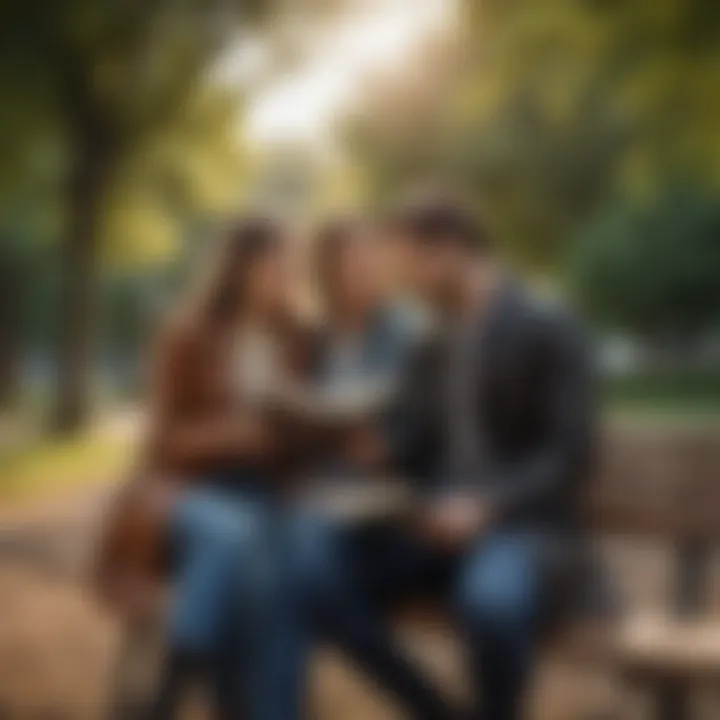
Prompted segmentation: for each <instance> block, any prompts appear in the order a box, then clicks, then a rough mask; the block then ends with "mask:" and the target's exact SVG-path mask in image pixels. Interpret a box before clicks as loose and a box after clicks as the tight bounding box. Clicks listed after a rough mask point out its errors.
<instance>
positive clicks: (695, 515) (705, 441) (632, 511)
mask: <svg viewBox="0 0 720 720" xmlns="http://www.w3.org/2000/svg"><path fill="white" fill-rule="evenodd" d="M598 459H599V467H598V469H597V472H596V474H595V477H594V478H593V480H592V482H591V484H590V487H589V498H588V501H589V507H588V510H589V512H590V515H591V522H592V524H593V525H594V526H595V527H596V528H598V529H599V530H601V531H608V532H622V533H629V534H636V535H638V534H642V535H654V536H659V537H662V538H665V539H668V540H670V539H675V540H699V541H705V542H710V541H714V540H720V431H718V430H717V429H712V428H709V429H702V430H701V429H696V428H688V429H683V428H679V429H678V428H673V429H658V428H648V429H640V428H630V427H614V428H612V429H608V430H606V432H605V434H604V437H603V443H602V447H601V451H600V453H599V458H598Z"/></svg>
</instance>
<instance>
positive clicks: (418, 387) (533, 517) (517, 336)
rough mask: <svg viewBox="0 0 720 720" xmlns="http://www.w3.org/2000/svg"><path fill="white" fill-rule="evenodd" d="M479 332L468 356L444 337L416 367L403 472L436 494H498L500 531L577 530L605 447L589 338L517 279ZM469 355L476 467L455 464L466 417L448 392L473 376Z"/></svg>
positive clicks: (401, 419)
mask: <svg viewBox="0 0 720 720" xmlns="http://www.w3.org/2000/svg"><path fill="white" fill-rule="evenodd" d="M474 322H475V323H476V324H475V326H474V327H473V326H472V325H471V326H470V328H469V330H468V332H469V333H470V337H469V338H466V340H469V342H465V343H463V344H462V349H461V344H459V343H458V342H457V340H455V341H452V340H449V339H448V338H447V337H438V338H435V339H433V340H432V341H430V342H427V343H425V344H424V345H423V346H422V347H421V348H419V349H418V352H417V353H416V355H415V357H414V358H413V361H412V362H411V363H410V367H409V368H408V371H407V374H406V382H405V384H404V389H403V391H402V392H401V394H400V398H399V402H398V404H397V412H396V415H395V418H396V419H395V428H396V433H395V438H394V446H395V453H394V454H395V458H396V462H397V463H398V466H399V467H400V469H401V470H402V471H403V472H404V473H406V474H407V475H409V476H410V477H414V478H418V479H421V480H423V481H424V483H425V484H426V487H427V488H428V489H432V490H433V491H439V492H443V491H445V490H452V489H453V488H455V487H457V486H458V485H462V486H469V487H468V488H467V489H474V490H476V491H478V492H480V493H484V494H486V496H487V497H488V499H489V500H490V502H491V503H492V507H493V508H494V509H495V512H497V513H498V520H499V522H500V524H503V525H506V524H511V525H519V526H526V527H536V528H547V529H558V530H560V529H562V528H566V529H570V528H572V527H574V526H576V525H577V523H578V520H579V501H580V494H581V492H582V489H583V485H584V481H585V479H586V478H587V477H588V474H589V472H590V470H591V467H592V457H593V446H594V441H595V416H596V408H595V392H594V390H595V388H594V379H593V378H594V372H593V363H592V361H591V352H590V348H589V345H588V343H587V341H586V339H585V336H584V334H583V332H582V330H581V328H580V327H579V326H578V324H577V323H576V321H575V320H574V319H573V318H572V317H571V316H570V315H569V314H568V313H567V312H566V311H564V310H562V309H561V308H559V307H558V306H557V305H555V304H552V303H549V302H545V301H540V300H538V299H537V298H535V297H533V296H531V294H530V293H529V292H528V291H526V290H525V289H524V288H522V287H520V286H519V285H518V284H516V283H514V282H512V281H508V282H507V283H505V285H504V286H503V288H502V289H501V290H500V291H499V292H498V294H497V296H496V298H495V301H494V302H493V304H492V306H491V308H490V309H489V310H488V312H487V313H485V315H484V317H483V318H482V319H477V321H474ZM458 352H465V353H469V356H468V357H467V358H466V359H467V360H468V361H469V364H468V363H466V364H465V367H466V368H467V372H465V373H464V376H463V379H462V383H463V384H462V385H461V395H463V396H464V398H465V400H464V402H467V403H469V405H468V406H467V407H468V408H469V410H470V411H469V412H468V413H465V416H466V417H469V419H466V420H465V422H470V423H471V425H472V426H471V427H470V428H465V429H466V430H468V431H469V432H470V433H472V434H473V435H472V437H473V438H475V440H476V442H475V445H474V448H473V452H472V457H470V458H468V457H466V458H457V457H455V455H456V454H457V452H458V451H457V449H456V448H457V443H456V442H454V440H455V439H456V438H453V437H452V435H453V433H456V432H457V431H458V422H457V418H454V417H453V413H458V412H459V410H460V408H459V407H458V401H457V393H455V399H454V400H453V399H452V397H451V396H452V393H449V392H448V386H449V385H452V379H451V376H452V373H453V372H455V370H454V368H457V367H462V366H463V363H457V362H456V361H457V353H458ZM456 379H457V378H456ZM456 385H457V383H456ZM463 388H464V390H463ZM458 460H460V462H458ZM458 467H464V471H463V472H458V471H457V468H458Z"/></svg>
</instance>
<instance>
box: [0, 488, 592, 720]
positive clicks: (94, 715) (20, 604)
mask: <svg viewBox="0 0 720 720" xmlns="http://www.w3.org/2000/svg"><path fill="white" fill-rule="evenodd" d="M111 491H112V488H111V487H108V486H105V487H103V488H100V489H98V487H97V486H96V487H94V488H92V489H90V490H84V491H82V492H74V493H73V494H71V495H68V496H66V497H61V498H55V499H52V500H48V501H45V502H43V503H40V504H36V505H33V506H31V507H25V508H22V509H16V510H13V511H12V512H5V513H0V589H1V591H0V720H101V718H102V717H103V708H104V707H105V705H106V702H107V698H108V683H109V681H110V679H111V678H112V668H113V658H114V657H115V654H116V653H115V648H116V646H117V639H118V627H117V623H116V622H115V621H113V619H112V618H109V617H107V615H105V614H104V613H103V612H102V611H101V610H100V609H99V607H98V606H97V604H96V603H95V602H94V601H93V599H92V597H91V595H90V593H89V592H88V590H87V586H86V584H85V582H84V578H85V574H86V570H87V568H88V561H89V558H90V554H91V553H92V548H93V543H92V538H93V534H94V532H95V531H96V527H97V522H98V520H99V518H100V517H101V516H102V509H103V506H104V504H105V503H106V502H107V500H108V497H109V494H110V493H111ZM406 639H407V641H408V644H409V645H410V646H411V647H412V649H413V651H416V652H417V654H418V655H419V656H420V657H421V658H423V659H425V660H426V661H427V664H428V667H429V669H430V670H431V671H432V672H433V673H434V674H435V675H436V676H437V677H438V679H441V680H442V681H443V683H444V684H445V686H446V687H453V686H454V687H455V688H456V689H457V688H458V680H459V678H460V677H461V676H462V673H461V672H460V671H459V667H458V655H457V652H456V648H455V646H454V643H453V641H452V639H451V638H450V639H448V634H447V632H445V631H443V630H442V629H441V630H440V632H438V631H437V629H434V630H431V632H430V633H428V634H425V635H422V634H421V635H418V634H413V635H409V636H408V637H407V638H406ZM316 673H317V674H319V675H320V677H319V678H318V679H317V680H315V681H314V682H313V687H314V692H313V704H314V706H315V707H316V709H317V716H318V717H321V718H327V719H328V720H330V719H331V718H336V717H341V718H343V720H366V719H367V718H370V717H372V718H375V719H376V720H393V719H394V718H397V717H398V716H397V715H396V714H395V712H393V709H392V706H391V704H390V703H388V702H387V701H383V699H382V697H381V696H380V695H379V694H378V693H377V692H375V691H373V689H372V686H370V685H369V684H368V683H367V681H364V680H363V679H362V678H360V677H359V676H358V675H357V674H356V673H354V672H353V671H352V670H351V669H350V668H349V667H348V666H347V664H346V663H344V662H342V661H341V660H340V659H339V657H338V655H337V654H336V653H334V652H332V651H330V652H322V653H319V654H318V658H317V661H316V662H315V663H314V664H313V674H316ZM567 679H568V678H567V675H566V674H564V673H562V674H560V675H557V674H555V675H551V676H550V683H549V684H548V683H547V682H543V687H544V688H545V690H546V691H548V690H549V698H550V700H549V702H550V706H551V707H552V712H550V713H548V712H547V707H548V699H547V698H548V695H547V694H546V693H543V694H542V696H541V697H540V698H539V708H540V711H539V712H538V713H534V712H533V713H532V718H533V720H536V719H539V720H577V719H578V717H580V716H579V715H577V714H576V713H575V712H574V711H573V710H572V707H573V702H570V707H569V708H568V709H567V711H566V712H563V710H562V709H561V708H563V706H564V705H566V704H567V702H568V700H571V695H570V694H569V693H568V692H567V687H568V685H567ZM578 687H579V688H582V689H581V694H582V695H586V694H587V692H588V691H591V692H593V690H592V688H591V687H590V686H588V685H587V684H585V685H582V684H581V685H579V686H578ZM558 702H559V704H558Z"/></svg>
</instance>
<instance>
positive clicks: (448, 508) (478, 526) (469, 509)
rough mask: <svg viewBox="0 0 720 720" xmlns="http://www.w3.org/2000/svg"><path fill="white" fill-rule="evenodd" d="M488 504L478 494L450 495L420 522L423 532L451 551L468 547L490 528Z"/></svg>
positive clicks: (430, 510) (431, 509) (432, 508)
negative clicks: (474, 539)
mask: <svg viewBox="0 0 720 720" xmlns="http://www.w3.org/2000/svg"><path fill="white" fill-rule="evenodd" d="M490 521H491V512H490V507H489V505H488V504H487V503H486V502H485V501H483V500H482V499H481V498H479V497H477V496H476V495H469V494H464V495H460V494H458V495H451V496H448V497H446V498H442V499H441V500H439V501H438V502H437V503H436V504H435V505H434V506H433V507H431V508H430V509H429V510H428V511H427V513H426V514H425V515H424V517H423V518H422V520H421V530H422V531H423V532H424V533H425V534H427V535H428V536H429V537H430V538H431V539H432V540H434V541H435V542H437V543H438V544H439V545H442V546H443V547H446V548H447V549H449V550H459V549H461V548H463V547H465V546H466V545H467V544H468V543H469V542H471V541H472V540H473V538H475V537H477V536H478V535H482V534H483V533H485V532H486V531H487V529H488V527H489V525H490Z"/></svg>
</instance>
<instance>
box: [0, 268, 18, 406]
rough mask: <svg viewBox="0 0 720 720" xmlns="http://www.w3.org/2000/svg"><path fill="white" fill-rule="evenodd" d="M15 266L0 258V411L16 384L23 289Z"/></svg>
mask: <svg viewBox="0 0 720 720" xmlns="http://www.w3.org/2000/svg"><path fill="white" fill-rule="evenodd" d="M17 265H19V263H13V262H12V260H11V259H10V258H4V257H0V409H3V408H5V407H7V406H8V405H10V404H11V403H12V401H13V400H14V399H15V398H16V397H17V395H18V389H19V388H18V386H19V384H20V363H21V360H22V349H23V347H22V346H23V343H22V339H23V338H22V325H21V322H20V321H21V310H22V300H23V298H22V297H21V295H22V293H23V290H24V287H23V283H22V281H21V278H20V274H19V273H20V269H19V268H18V267H17Z"/></svg>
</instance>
